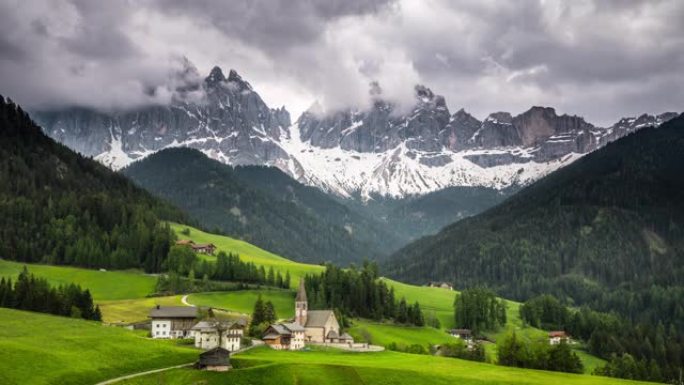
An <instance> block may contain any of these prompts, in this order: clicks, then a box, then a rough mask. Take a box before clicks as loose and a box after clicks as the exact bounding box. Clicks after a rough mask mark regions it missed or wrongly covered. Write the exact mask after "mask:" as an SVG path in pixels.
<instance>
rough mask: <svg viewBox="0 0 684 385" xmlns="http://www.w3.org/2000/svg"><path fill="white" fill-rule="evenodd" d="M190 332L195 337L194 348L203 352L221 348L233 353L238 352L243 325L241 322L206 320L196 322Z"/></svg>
mask: <svg viewBox="0 0 684 385" xmlns="http://www.w3.org/2000/svg"><path fill="white" fill-rule="evenodd" d="M190 330H191V332H192V334H193V335H194V336H195V347H197V348H201V349H205V350H208V349H214V348H216V347H221V348H223V349H226V350H228V351H230V352H234V351H237V350H240V340H241V339H242V335H243V332H244V325H243V324H242V323H241V322H222V321H217V320H206V321H200V322H198V323H197V324H196V325H195V326H193V327H192V329H190Z"/></svg>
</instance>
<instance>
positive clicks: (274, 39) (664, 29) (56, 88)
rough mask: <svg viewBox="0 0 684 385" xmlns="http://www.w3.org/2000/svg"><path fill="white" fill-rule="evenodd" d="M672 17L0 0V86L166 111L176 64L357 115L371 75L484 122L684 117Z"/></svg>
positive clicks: (145, 0)
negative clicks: (493, 117) (550, 116)
mask: <svg viewBox="0 0 684 385" xmlns="http://www.w3.org/2000/svg"><path fill="white" fill-rule="evenodd" d="M682 20H684V2H682V1H679V0H654V1H646V0H643V1H641V0H577V1H572V2H568V1H561V0H516V1H498V0H497V1H494V0H491V1H485V0H462V1H448V0H387V1H381V0H347V1H344V0H335V1H332V0H329V1H326V0H268V1H267V0H255V1H249V0H232V1H223V0H197V1H180V0H128V1H105V2H103V1H94V0H54V1H47V0H29V1H19V0H7V1H3V2H1V3H0V93H3V94H8V95H9V96H11V97H14V98H15V99H17V100H18V101H19V102H21V103H25V104H27V105H28V106H29V107H44V106H62V105H73V104H78V105H87V106H93V107H97V108H117V107H127V106H135V105H140V104H146V103H166V102H168V101H169V100H171V98H172V95H171V92H170V91H169V88H168V86H167V84H168V83H169V82H171V83H173V79H171V78H172V77H173V76H174V75H173V74H176V73H178V72H179V71H182V70H183V68H184V66H185V65H186V63H185V62H184V60H182V57H184V56H187V57H188V58H189V59H190V60H191V61H193V62H195V64H197V66H198V68H200V73H205V74H206V72H207V71H208V70H209V69H210V68H211V67H212V66H213V65H215V64H219V65H222V66H223V67H224V69H227V68H236V69H238V71H240V72H241V73H242V74H243V75H244V76H246V77H247V78H248V79H249V80H250V81H251V82H252V83H253V84H254V85H255V86H256V87H257V90H258V91H259V92H260V93H261V94H262V95H263V96H264V98H265V99H266V101H267V102H269V103H271V104H273V105H282V104H285V105H287V106H288V108H290V109H293V110H295V112H299V111H300V110H301V109H302V108H304V107H306V106H307V105H308V104H310V103H311V102H313V100H315V99H318V100H321V101H322V102H323V104H324V105H327V106H328V107H329V108H338V107H341V106H346V105H357V106H362V105H363V104H364V102H367V100H365V99H367V98H368V84H369V82H370V81H372V80H379V82H380V84H381V86H382V89H383V91H384V93H385V95H386V96H387V97H389V98H393V99H395V100H396V101H397V102H399V103H402V102H404V103H410V102H411V100H412V88H413V85H414V84H415V83H416V82H421V83H424V84H426V85H428V86H430V87H431V88H433V90H434V91H435V92H438V93H441V94H444V95H445V96H446V98H447V103H448V105H449V107H450V108H451V109H452V110H456V109H458V108H460V107H465V108H466V109H468V110H470V111H472V112H474V113H475V114H476V115H478V116H479V117H484V115H485V114H486V113H488V112H491V111H497V110H509V111H511V112H514V113H515V112H520V111H522V110H524V109H526V108H528V107H529V106H531V105H537V104H543V105H552V106H555V107H557V108H558V109H559V110H560V111H562V112H568V113H574V114H580V115H586V116H587V117H588V118H589V119H590V120H592V121H597V122H599V123H601V124H607V123H610V122H611V121H614V120H616V119H617V118H618V117H620V116H623V115H630V114H637V113H641V112H659V111H662V110H682V109H683V108H682V106H683V105H684V95H683V91H681V90H682V89H684V74H683V71H682V70H681V68H684V23H682V22H681V21H682ZM170 79H171V80H170Z"/></svg>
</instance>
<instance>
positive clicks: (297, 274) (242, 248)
mask: <svg viewBox="0 0 684 385" xmlns="http://www.w3.org/2000/svg"><path fill="white" fill-rule="evenodd" d="M171 228H172V229H173V230H174V231H175V232H176V235H177V236H178V239H191V240H192V241H194V242H195V243H213V244H214V245H216V247H217V249H218V250H219V251H225V252H226V253H229V252H230V253H237V254H239V255H240V259H241V260H242V261H243V262H254V263H255V264H256V265H258V266H264V267H265V268H266V269H268V268H270V267H273V269H274V270H275V271H280V272H281V273H282V274H283V276H284V275H285V273H286V272H288V271H289V272H290V276H291V281H290V287H292V288H296V287H297V285H298V284H299V279H300V278H301V277H303V276H305V275H306V274H315V273H320V272H321V271H323V269H324V268H323V267H322V266H317V265H309V264H306V263H299V262H294V261H291V260H289V259H285V258H283V257H281V256H279V255H276V254H273V253H271V252H269V251H266V250H264V249H261V248H259V247H257V246H254V245H252V244H250V243H247V242H245V241H240V240H237V239H233V238H230V237H226V236H222V235H216V234H210V233H206V232H204V231H201V230H199V229H195V228H193V227H190V226H185V225H181V224H177V223H171ZM183 229H190V235H184V234H181V231H182V230H183ZM201 257H202V258H204V259H207V260H209V261H215V260H216V257H215V256H208V255H201Z"/></svg>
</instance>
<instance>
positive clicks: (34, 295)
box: [0, 267, 102, 321]
mask: <svg viewBox="0 0 684 385" xmlns="http://www.w3.org/2000/svg"><path fill="white" fill-rule="evenodd" d="M0 307H7V308H12V309H19V310H29V311H36V312H41V313H49V314H55V315H61V316H66V317H73V318H83V319H87V320H93V321H101V320H102V313H101V312H100V307H99V306H97V305H94V304H93V297H92V296H91V295H90V291H89V290H88V289H85V290H83V289H81V287H80V286H78V285H75V284H69V285H63V286H58V287H52V286H50V284H49V283H48V281H47V280H46V279H45V278H37V277H34V276H33V274H30V273H29V271H28V269H27V268H26V267H24V270H22V272H21V273H19V276H18V277H17V280H16V281H14V282H12V279H10V278H7V279H5V278H4V277H3V278H0Z"/></svg>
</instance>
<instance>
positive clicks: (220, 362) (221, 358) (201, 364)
mask: <svg viewBox="0 0 684 385" xmlns="http://www.w3.org/2000/svg"><path fill="white" fill-rule="evenodd" d="M197 368H198V369H204V370H212V371H216V372H225V371H226V370H229V369H230V368H231V366H230V352H229V351H228V350H226V349H224V348H221V347H215V348H213V349H211V350H207V351H206V352H203V353H200V355H199V361H198V362H197Z"/></svg>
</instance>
